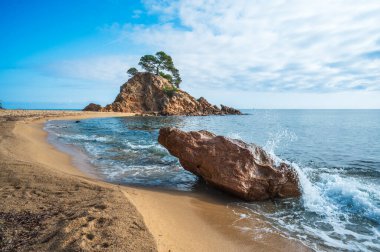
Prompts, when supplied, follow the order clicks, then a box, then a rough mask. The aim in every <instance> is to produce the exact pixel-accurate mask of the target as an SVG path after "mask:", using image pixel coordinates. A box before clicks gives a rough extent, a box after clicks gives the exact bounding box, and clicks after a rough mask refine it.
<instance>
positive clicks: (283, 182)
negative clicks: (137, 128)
mask: <svg viewBox="0 0 380 252" xmlns="http://www.w3.org/2000/svg"><path fill="white" fill-rule="evenodd" d="M158 142H159V143H160V144H161V145H163V146H164V147H165V148H167V149H168V150H169V152H170V154H172V155H173V156H176V157H177V158H179V161H180V163H181V165H182V166H183V168H185V169H186V170H188V171H190V172H192V173H194V174H196V175H198V176H200V177H202V178H203V179H204V180H205V181H206V182H207V183H209V184H212V185H214V186H215V187H218V188H220V189H222V190H224V191H226V192H229V193H232V194H234V195H236V196H238V197H240V198H242V199H245V200H248V201H252V200H266V199H271V198H276V197H280V198H286V197H296V196H299V195H300V189H299V186H298V176H297V174H296V172H295V171H294V169H293V168H291V167H290V166H288V165H287V164H285V163H280V164H279V165H276V164H275V162H274V161H273V159H272V158H271V157H270V156H269V155H268V154H267V153H266V152H265V151H264V150H263V149H262V148H260V147H258V146H256V145H248V144H246V143H244V142H243V141H240V140H235V139H230V138H227V137H223V136H216V135H214V134H213V133H211V132H208V131H204V130H201V131H190V132H184V131H181V130H179V129H176V128H162V129H160V134H159V137H158Z"/></svg>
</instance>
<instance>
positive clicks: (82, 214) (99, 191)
mask: <svg viewBox="0 0 380 252" xmlns="http://www.w3.org/2000/svg"><path fill="white" fill-rule="evenodd" d="M131 115H132V114H126V113H101V112H69V111H14V110H3V111H0V128H1V130H0V160H1V161H0V197H1V204H0V247H1V251H14V250H17V251H26V250H28V251H67V250H75V251H78V250H81V251H82V250H83V251H103V250H108V251H157V250H158V251H307V250H308V249H307V248H306V247H304V246H303V245H302V244H300V243H298V242H295V241H293V240H289V239H287V238H285V237H283V236H281V235H280V234H276V233H273V234H266V235H265V236H264V237H262V236H261V234H260V233H254V232H253V231H250V232H242V231H241V230H239V228H238V226H239V225H238V224H239V223H238V222H239V217H238V216H236V215H235V214H234V212H233V211H232V210H231V209H229V208H228V207H227V206H228V203H229V202H233V201H234V199H230V198H229V197H228V196H224V195H222V194H220V193H218V192H214V191H204V192H200V193H198V192H197V193H195V192H192V193H188V192H186V193H182V192H173V191H165V190H154V189H150V188H137V187H127V186H121V185H114V184H110V183H106V182H103V181H101V180H100V179H98V178H94V177H91V176H89V175H88V174H86V173H84V172H82V171H81V169H80V167H75V166H74V164H73V160H72V157H70V156H69V155H68V154H66V153H62V152H60V151H58V150H57V149H55V148H54V147H53V146H52V145H50V144H49V143H48V142H47V133H46V132H45V131H44V130H43V126H44V122H46V120H53V119H54V120H57V119H65V120H66V119H71V120H81V119H85V118H94V117H115V116H131ZM250 224H251V225H252V226H253V227H265V225H266V224H265V222H263V221H261V220H260V217H259V216H257V218H255V221H253V222H252V223H250ZM253 230H254V229H253ZM255 236H257V237H261V238H260V239H255Z"/></svg>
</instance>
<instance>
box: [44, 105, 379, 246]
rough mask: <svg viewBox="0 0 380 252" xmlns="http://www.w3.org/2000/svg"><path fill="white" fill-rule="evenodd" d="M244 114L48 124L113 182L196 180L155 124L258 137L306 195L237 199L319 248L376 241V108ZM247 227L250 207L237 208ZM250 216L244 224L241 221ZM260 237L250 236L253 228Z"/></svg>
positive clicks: (191, 185)
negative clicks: (241, 210) (289, 169)
mask: <svg viewBox="0 0 380 252" xmlns="http://www.w3.org/2000/svg"><path fill="white" fill-rule="evenodd" d="M244 112H246V113H248V115H243V116H207V117H127V118H103V119H88V120H82V121H81V122H80V123H75V122H74V121H50V122H47V124H46V130H48V132H49V133H50V134H49V137H50V140H51V141H52V142H53V143H55V144H60V145H69V146H70V145H74V146H75V147H77V148H79V149H80V150H82V151H83V152H84V153H85V154H86V156H87V158H88V160H89V162H90V163H91V164H92V165H93V166H94V167H95V169H96V173H98V174H100V176H102V177H103V178H104V179H105V180H107V181H110V182H113V183H122V184H132V185H142V186H153V187H154V186H156V187H163V188H168V189H172V190H185V191H191V190H195V186H196V183H197V178H196V177H195V176H194V175H192V174H191V173H189V172H187V171H184V170H183V169H182V168H181V167H180V165H179V163H178V161H177V159H176V158H174V157H172V156H170V155H169V154H168V152H167V151H166V150H165V149H164V148H162V147H161V146H160V145H159V144H158V142H157V137H158V129H159V128H161V127H165V126H175V127H179V128H181V129H184V130H200V129H206V130H210V131H212V132H214V133H216V134H221V135H225V136H229V137H231V138H238V139H242V140H244V141H246V142H249V143H256V144H258V145H261V146H264V148H265V149H266V150H267V151H268V152H270V153H271V155H273V157H274V158H278V159H281V160H284V161H285V162H288V163H290V164H291V165H292V166H294V167H295V168H296V169H297V171H298V173H299V176H300V180H301V186H302V191H303V196H302V198H300V199H286V200H275V201H267V202H260V203H243V202H237V203H235V204H237V205H239V206H241V207H244V208H246V209H248V210H249V212H252V213H254V214H259V215H261V216H263V218H264V219H265V220H266V221H267V222H268V223H269V224H270V226H271V228H270V229H265V230H261V232H263V233H265V232H267V233H271V232H281V233H283V234H284V235H285V236H288V237H292V238H294V239H297V240H300V241H302V242H303V243H304V244H306V245H307V246H309V247H311V248H313V249H316V250H319V251H336V250H350V251H380V110H247V111H244ZM236 214H237V215H238V216H239V218H241V219H243V220H244V219H247V221H246V222H244V221H239V228H241V229H242V230H249V229H250V228H251V227H250V226H249V223H250V222H249V221H248V219H249V218H251V215H249V214H240V213H236ZM244 223H246V225H245V224H244ZM253 238H254V237H253Z"/></svg>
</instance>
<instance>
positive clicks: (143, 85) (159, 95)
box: [84, 73, 241, 115]
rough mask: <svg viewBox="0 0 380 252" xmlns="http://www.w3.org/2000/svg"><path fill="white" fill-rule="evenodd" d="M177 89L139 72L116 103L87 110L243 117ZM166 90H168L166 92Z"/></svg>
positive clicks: (148, 74) (91, 106)
mask: <svg viewBox="0 0 380 252" xmlns="http://www.w3.org/2000/svg"><path fill="white" fill-rule="evenodd" d="M172 87H173V86H172V84H170V83H169V82H168V81H167V80H166V79H165V78H163V77H161V76H157V75H154V74H151V73H137V74H136V75H135V76H133V77H132V78H131V79H129V80H128V82H126V83H125V84H124V85H122V86H121V87H120V93H119V94H118V95H117V97H116V99H115V101H114V102H113V103H112V104H109V105H107V106H105V107H101V106H100V105H97V104H93V103H91V104H89V105H88V106H86V107H85V108H84V110H85V111H102V112H128V113H157V114H161V115H224V114H241V112H240V111H239V110H236V109H233V108H229V107H225V106H223V105H222V106H221V107H222V109H220V108H218V107H217V106H214V105H212V104H210V103H209V102H208V101H207V100H206V99H205V98H203V97H201V98H199V99H198V100H196V99H195V98H194V97H192V96H191V95H189V94H188V93H186V92H184V91H182V90H180V89H178V90H177V91H175V92H172V93H171V92H170V91H168V90H167V89H171V88H172ZM165 89H166V91H165Z"/></svg>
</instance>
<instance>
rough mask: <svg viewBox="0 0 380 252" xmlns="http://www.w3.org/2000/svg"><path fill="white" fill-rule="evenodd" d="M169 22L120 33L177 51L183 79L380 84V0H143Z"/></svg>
mask: <svg viewBox="0 0 380 252" xmlns="http://www.w3.org/2000/svg"><path fill="white" fill-rule="evenodd" d="M145 4H146V7H147V8H148V9H149V10H150V11H151V12H152V13H156V14H158V15H161V17H162V19H163V20H167V21H168V22H166V23H164V24H159V25H153V26H139V27H135V28H134V29H132V30H131V29H130V27H129V29H128V30H122V31H121V33H122V35H121V36H122V37H128V38H129V39H132V40H133V42H134V43H138V44H144V45H146V46H148V47H149V48H151V50H152V52H154V51H155V50H161V49H162V50H165V51H167V52H168V53H170V54H171V55H173V57H174V60H175V63H176V64H177V65H178V66H179V68H180V70H181V72H182V74H183V79H184V80H185V81H184V83H185V85H186V86H188V87H190V88H196V87H200V86H207V87H214V88H227V87H228V88H236V89H247V90H256V91H301V92H305V91H307V92H335V91H344V90H355V89H366V90H369V91H371V90H380V81H379V80H380V76H379V72H380V70H379V69H380V58H379V57H377V58H376V57H374V58H368V57H364V56H363V55H365V54H366V53H369V52H376V51H380V45H379V39H380V26H379V25H378V24H380V15H379V13H380V1H377V0H376V1H375V0H373V1H371V0H368V1H354V0H345V1H341V0H335V1H322V0H310V1H301V0H292V1H282V0H277V1H248V0H235V1H206V0H180V1H145Z"/></svg>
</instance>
